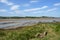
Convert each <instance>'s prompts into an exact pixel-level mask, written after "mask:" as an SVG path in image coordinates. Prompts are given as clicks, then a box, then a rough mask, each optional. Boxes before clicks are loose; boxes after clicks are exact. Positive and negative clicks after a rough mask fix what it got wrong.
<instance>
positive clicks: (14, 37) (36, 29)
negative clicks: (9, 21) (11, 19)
mask: <svg viewBox="0 0 60 40" xmlns="http://www.w3.org/2000/svg"><path fill="white" fill-rule="evenodd" d="M44 31H47V32H48V34H47V36H45V37H44V38H38V37H35V35H36V34H37V33H43V32H44ZM0 40H60V23H58V22H57V23H38V24H36V25H33V26H25V27H23V28H16V29H10V30H8V29H7V30H3V29H2V30H0Z"/></svg>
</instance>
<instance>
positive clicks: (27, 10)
mask: <svg viewBox="0 0 60 40" xmlns="http://www.w3.org/2000/svg"><path fill="white" fill-rule="evenodd" d="M45 8H48V6H43V7H41V8H32V9H26V10H24V11H26V12H30V11H36V10H41V9H45Z"/></svg>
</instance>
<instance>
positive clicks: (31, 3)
mask: <svg viewBox="0 0 60 40" xmlns="http://www.w3.org/2000/svg"><path fill="white" fill-rule="evenodd" d="M0 16H37V17H40V16H50V17H60V0H0Z"/></svg>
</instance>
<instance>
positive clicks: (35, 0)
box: [30, 0, 38, 3]
mask: <svg viewBox="0 0 60 40" xmlns="http://www.w3.org/2000/svg"><path fill="white" fill-rule="evenodd" d="M36 2H38V0H31V1H30V3H36Z"/></svg>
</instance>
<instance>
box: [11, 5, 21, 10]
mask: <svg viewBox="0 0 60 40" xmlns="http://www.w3.org/2000/svg"><path fill="white" fill-rule="evenodd" d="M19 7H20V5H13V6H12V7H11V10H18V9H19Z"/></svg>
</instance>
